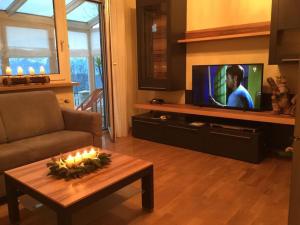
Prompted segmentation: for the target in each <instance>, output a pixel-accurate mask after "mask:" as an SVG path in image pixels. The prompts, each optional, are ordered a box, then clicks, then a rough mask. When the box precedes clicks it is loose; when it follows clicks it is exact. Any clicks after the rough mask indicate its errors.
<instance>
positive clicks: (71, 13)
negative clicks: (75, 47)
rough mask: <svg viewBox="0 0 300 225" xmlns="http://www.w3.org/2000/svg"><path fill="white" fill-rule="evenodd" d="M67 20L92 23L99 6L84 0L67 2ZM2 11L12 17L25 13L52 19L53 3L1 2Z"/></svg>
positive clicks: (1, 0)
mask: <svg viewBox="0 0 300 225" xmlns="http://www.w3.org/2000/svg"><path fill="white" fill-rule="evenodd" d="M65 2H66V9H67V19H68V20H71V21H76V22H82V23H90V22H92V21H93V20H95V19H97V18H98V14H99V8H98V6H97V4H94V3H92V2H88V1H84V0H65ZM0 10H1V11H5V12H6V13H8V14H10V15H12V14H14V13H24V14H30V15H37V16H44V17H52V16H53V11H54V10H53V1H52V0H49V1H45V0H43V1H41V0H0Z"/></svg>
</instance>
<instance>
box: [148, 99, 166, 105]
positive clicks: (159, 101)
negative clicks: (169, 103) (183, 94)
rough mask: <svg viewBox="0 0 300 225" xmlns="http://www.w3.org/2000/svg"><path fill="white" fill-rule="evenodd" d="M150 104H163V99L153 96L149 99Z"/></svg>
mask: <svg viewBox="0 0 300 225" xmlns="http://www.w3.org/2000/svg"><path fill="white" fill-rule="evenodd" d="M150 103H151V104H160V105H161V104H164V103H165V100H163V99H162V98H153V99H152V100H151V101H150Z"/></svg>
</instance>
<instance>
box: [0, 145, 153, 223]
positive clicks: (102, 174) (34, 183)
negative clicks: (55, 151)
mask: <svg viewBox="0 0 300 225" xmlns="http://www.w3.org/2000/svg"><path fill="white" fill-rule="evenodd" d="M79 150H80V149H79ZM77 151H78V150H77ZM103 151H104V152H106V153H110V154H111V159H112V162H111V164H110V165H108V166H107V167H106V168H103V169H101V170H98V171H96V172H93V173H91V174H88V175H85V176H83V177H82V178H79V179H73V180H69V181H66V180H64V179H57V178H55V177H52V176H47V174H48V172H49V169H48V168H47V167H46V163H47V162H49V159H46V160H42V161H38V162H35V163H32V164H29V165H26V166H22V167H18V168H16V169H12V170H9V171H6V172H5V183H6V193H7V203H8V212H9V219H10V221H11V223H12V224H18V222H19V220H20V216H19V207H18V193H19V192H21V193H24V194H28V195H30V196H32V197H33V198H35V199H37V200H38V201H40V202H41V203H43V204H45V205H47V206H48V207H50V208H51V209H53V210H54V211H55V212H56V213H57V220H58V224H59V225H70V224H72V214H73V213H74V212H76V211H77V210H80V209H81V208H82V207H85V206H86V205H88V204H91V203H93V202H96V201H98V200H99V199H101V198H103V197H105V196H107V195H110V194H112V193H113V192H115V191H117V190H118V189H120V188H122V187H124V186H126V185H129V184H130V183H132V182H134V181H136V180H138V179H141V181H142V206H143V208H144V209H146V210H150V211H151V210H153V206H154V196H153V164H152V163H150V162H147V161H144V160H141V159H136V158H133V157H130V156H126V155H122V154H118V153H114V152H109V151H106V150H103Z"/></svg>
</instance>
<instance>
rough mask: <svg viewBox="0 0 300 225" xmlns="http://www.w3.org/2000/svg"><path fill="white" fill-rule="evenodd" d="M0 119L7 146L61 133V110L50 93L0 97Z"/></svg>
mask: <svg viewBox="0 0 300 225" xmlns="http://www.w3.org/2000/svg"><path fill="white" fill-rule="evenodd" d="M0 116H1V118H2V121H3V124H4V128H5V133H6V135H7V140H8V141H9V142H11V141H16V140H20V139H23V138H28V137H33V136H38V135H42V134H47V133H51V132H54V131H59V130H63V129H64V121H63V117H62V112H61V109H60V107H59V104H58V102H57V99H56V96H55V94H54V93H53V92H51V91H33V92H19V93H11V94H0Z"/></svg>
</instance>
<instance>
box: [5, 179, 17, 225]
mask: <svg viewBox="0 0 300 225" xmlns="http://www.w3.org/2000/svg"><path fill="white" fill-rule="evenodd" d="M5 186H6V198H7V206H8V214H9V220H10V223H11V224H19V221H20V212H19V202H18V192H17V189H16V187H15V186H14V185H13V183H12V181H11V179H10V178H9V177H7V176H5Z"/></svg>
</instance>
